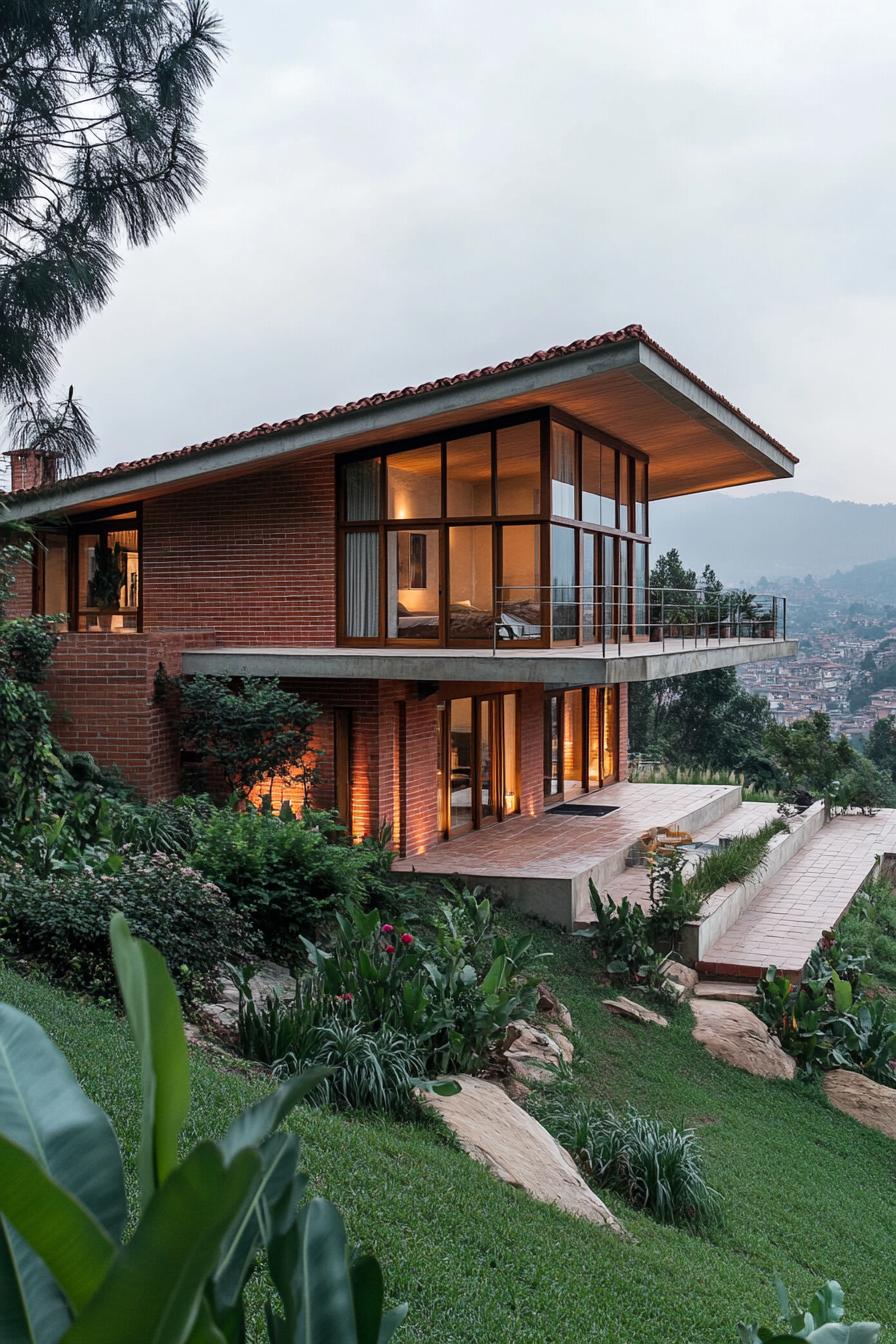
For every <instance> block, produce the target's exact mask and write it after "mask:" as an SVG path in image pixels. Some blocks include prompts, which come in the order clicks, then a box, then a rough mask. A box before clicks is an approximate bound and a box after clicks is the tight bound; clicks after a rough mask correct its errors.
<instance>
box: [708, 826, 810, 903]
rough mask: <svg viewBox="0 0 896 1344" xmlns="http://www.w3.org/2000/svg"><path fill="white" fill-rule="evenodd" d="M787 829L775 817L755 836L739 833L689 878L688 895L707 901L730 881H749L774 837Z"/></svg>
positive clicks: (762, 861)
mask: <svg viewBox="0 0 896 1344" xmlns="http://www.w3.org/2000/svg"><path fill="white" fill-rule="evenodd" d="M787 829H788V827H787V822H786V821H784V820H783V818H781V817H775V818H774V820H773V821H769V822H766V824H765V825H764V826H761V827H760V828H759V830H758V831H755V832H754V833H753V834H752V835H738V836H735V837H734V839H733V840H732V841H731V843H730V844H729V845H726V846H725V848H724V849H717V850H714V851H713V853H712V854H707V855H705V857H704V858H702V859H700V860H699V861H698V863H697V866H696V868H695V869H694V871H693V873H692V874H691V876H690V877H689V878H687V879H686V881H685V887H686V889H687V892H688V894H689V895H691V896H697V897H702V898H703V899H704V900H705V899H706V898H707V897H708V896H711V895H712V894H713V892H714V891H718V890H719V888H720V887H727V886H728V884H729V882H744V881H746V879H747V878H748V877H749V876H750V874H751V873H754V872H755V871H756V870H757V868H759V867H761V865H762V864H763V863H764V862H765V857H766V855H767V853H768V847H769V845H770V844H771V842H772V840H773V839H774V837H775V836H776V835H780V834H781V833H782V832H783V831H786V830H787Z"/></svg>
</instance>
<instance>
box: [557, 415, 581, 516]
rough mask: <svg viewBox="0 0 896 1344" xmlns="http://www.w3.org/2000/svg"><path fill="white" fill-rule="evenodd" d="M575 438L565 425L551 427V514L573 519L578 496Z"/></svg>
mask: <svg viewBox="0 0 896 1344" xmlns="http://www.w3.org/2000/svg"><path fill="white" fill-rule="evenodd" d="M578 475H579V474H578V470H577V464H576V436H575V434H574V432H573V431H572V430H571V429H567V428H566V426H565V425H558V424H556V423H554V424H552V425H551V512H552V513H554V514H557V515H559V517H561V518H575V516H576V496H577V494H578V484H579V480H578Z"/></svg>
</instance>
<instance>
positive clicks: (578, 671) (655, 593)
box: [183, 585, 797, 686]
mask: <svg viewBox="0 0 896 1344" xmlns="http://www.w3.org/2000/svg"><path fill="white" fill-rule="evenodd" d="M631 593H632V590H631V589H630V588H629V587H627V586H626V587H624V588H619V587H618V586H617V587H614V588H613V589H612V597H611V590H610V589H609V588H604V589H601V590H596V589H595V588H594V587H593V586H591V587H589V588H588V589H583V588H582V587H581V586H579V585H563V586H557V585H554V586H553V587H552V588H550V589H533V588H532V587H531V586H530V587H528V588H527V589H526V590H525V592H524V593H520V592H517V591H516V590H515V589H512V588H509V587H508V586H504V587H502V588H500V589H498V590H497V592H496V595H495V596H496V601H495V611H494V613H493V614H489V616H488V623H487V625H484V626H483V632H484V633H487V640H486V639H483V640H482V642H481V644H480V645H479V646H478V647H473V648H445V647H442V648H433V647H414V646H408V645H404V646H402V647H395V646H392V647H388V646H387V647H366V648H363V647H353V648H282V647H277V648H270V647H264V648H262V647H247V646H241V647H229V648H205V649H193V650H191V649H187V650H186V651H185V652H184V655H183V671H184V672H185V673H187V674H193V675H198V674H215V675H219V676H277V677H308V678H326V679H330V678H355V677H363V678H369V679H371V680H380V679H382V680H395V679H401V680H417V681H421V682H434V681H445V682H448V681H452V682H514V683H520V682H539V683H544V684H549V685H552V686H581V685H614V684H617V683H622V682H632V681H653V680H655V679H656V678H657V677H674V676H681V675H684V674H687V673H691V672H703V671H711V670H713V669H715V668H720V667H732V666H735V665H737V664H741V663H750V662H757V661H760V660H767V659H770V658H784V657H788V656H790V655H792V654H794V653H796V649H797V645H796V643H795V642H794V641H793V640H789V639H788V638H787V632H786V625H787V603H786V599H785V598H783V597H777V596H774V595H756V594H744V593H739V592H736V591H733V590H732V591H728V590H726V591H724V592H720V593H716V592H713V593H711V594H707V593H705V592H701V591H700V590H698V591H697V592H696V593H695V592H694V591H692V590H678V589H670V588H665V589H651V588H646V589H644V590H643V592H642V593H641V592H637V593H636V594H635V596H634V597H632V598H631V600H630V601H629V600H627V599H626V600H623V595H625V594H629V596H630V597H631ZM620 603H622V607H621V610H622V620H621V621H620V619H619V612H620Z"/></svg>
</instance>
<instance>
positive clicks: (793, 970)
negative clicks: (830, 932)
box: [700, 808, 896, 978]
mask: <svg viewBox="0 0 896 1344" xmlns="http://www.w3.org/2000/svg"><path fill="white" fill-rule="evenodd" d="M894 852H896V809H889V808H887V809H883V810H881V811H880V812H878V813H877V815H876V816H874V817H860V816H848V817H836V818H835V819H834V820H833V821H831V822H830V823H829V824H828V825H827V826H825V827H823V829H822V830H821V831H819V832H818V834H817V835H816V836H814V837H813V839H812V840H810V841H809V843H808V844H807V845H806V846H805V847H804V848H803V849H801V850H800V852H799V853H798V854H796V855H795V856H794V857H793V858H792V859H791V860H790V862H789V863H786V864H785V865H784V867H783V868H782V869H781V870H780V872H779V873H777V875H776V876H775V877H774V878H773V879H772V880H771V882H769V884H768V886H767V887H764V888H763V890H762V891H761V892H760V894H759V896H758V897H757V899H756V900H755V901H754V902H753V904H752V905H751V906H750V908H749V909H748V910H745V911H744V913H743V914H742V915H741V917H740V919H739V920H738V921H737V922H736V923H735V924H732V926H731V928H730V929H728V931H727V932H726V933H724V934H723V935H722V937H721V938H719V939H718V941H717V942H715V943H714V944H713V945H712V947H710V948H709V949H708V951H707V953H706V955H705V957H704V958H703V959H702V961H701V962H700V970H701V971H703V972H705V973H708V974H710V975H726V976H727V975H730V976H734V977H738V978H746V977H748V976H749V977H752V976H755V977H757V978H758V976H760V975H761V974H762V972H763V971H764V970H765V968H766V967H767V966H777V967H778V969H779V970H781V971H785V972H786V973H788V974H791V975H798V974H800V973H801V972H802V969H803V967H804V966H805V964H806V961H807V960H808V958H809V954H810V953H811V951H812V949H813V947H814V946H815V944H816V943H817V942H818V940H819V938H820V937H821V935H822V933H823V932H824V930H825V929H830V928H833V926H834V925H835V924H836V923H837V921H838V920H839V919H840V918H841V916H842V915H843V914H844V912H845V911H846V910H847V908H848V906H849V904H850V902H851V901H852V898H853V897H854V896H855V894H856V892H857V891H858V890H859V888H860V886H861V885H862V882H863V881H864V880H865V878H866V877H867V876H868V874H869V873H870V871H871V869H872V868H873V866H874V860H875V856H876V855H877V854H886V853H894Z"/></svg>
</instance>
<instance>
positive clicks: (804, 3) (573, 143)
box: [62, 0, 896, 502]
mask: <svg viewBox="0 0 896 1344" xmlns="http://www.w3.org/2000/svg"><path fill="white" fill-rule="evenodd" d="M218 8H219V10H220V12H221V14H222V17H223V20H224V23H225V28H226V37H227V41H228V44H229V46H230V54H229V57H228V59H227V61H226V64H225V65H224V66H223V68H222V70H221V73H220V75H219V77H218V80H217V82H216V84H215V87H214V89H213V91H212V92H211V93H210V95H209V96H208V98H207V101H206V104H205V108H204V113H203V118H202V136H203V139H204V142H205V144H206V146H207V148H208V157H209V162H208V186H207V189H206V192H205V194H204V196H203V198H202V200H201V201H200V202H199V203H198V204H197V205H195V206H194V208H193V209H192V210H191V212H190V213H189V215H187V216H185V217H184V218H183V219H181V221H180V222H179V223H178V225H177V227H176V229H175V230H174V232H173V233H171V234H169V235H167V236H165V237H164V238H163V239H162V240H161V241H160V242H158V243H157V244H156V245H154V246H153V247H152V248H150V249H148V250H144V251H134V252H131V253H129V254H128V256H127V258H126V260H125V262H124V264H123V266H122V269H121V273H120V277H119V281H118V285H117V292H116V296H115V298H114V300H113V301H112V302H111V303H110V304H109V306H108V307H107V308H106V309H105V310H104V311H103V312H102V313H101V314H100V315H99V316H97V317H94V318H92V319H91V320H90V321H89V322H88V323H87V325H86V326H85V327H84V328H83V329H82V330H81V331H80V332H79V333H78V334H77V336H76V337H75V338H74V339H73V340H72V341H71V342H70V344H69V345H68V347H67V348H66V350H65V352H64V360H63V369H62V378H63V380H64V382H65V384H66V385H67V384H68V382H69V381H74V383H75V386H76V389H77V391H78V393H79V394H80V396H81V397H82V398H83V399H84V401H85V402H86V404H87V406H88V408H89V410H90V413H91V415H92V418H93V421H94V425H95V427H96V429H97V431H98V432H99V435H100V439H101V448H100V454H99V461H100V462H102V463H106V462H115V461H120V460H127V459H130V458H134V457H139V456H143V455H146V454H148V453H153V452H158V451H162V450H165V449H171V448H176V447H179V446H181V445H183V444H186V443H191V442H195V441H197V440H201V439H206V438H210V437H213V436H215V435H217V434H221V433H227V432H230V431H233V430H238V429H243V428H247V427H249V426H250V425H253V424H255V423H258V422H259V421H264V420H267V421H272V420H278V419H282V418H285V417H288V416H292V415H297V414H301V413H302V412H303V411H307V410H316V409H319V408H321V407H324V406H329V405H332V404H334V403H337V402H343V401H347V400H350V399H351V398H354V397H357V396H362V395H364V394H366V393H370V392H374V391H386V390H388V389H390V388H392V387H401V386H405V385H407V384H410V383H417V382H420V381H422V380H425V379H427V378H430V377H436V376H439V375H441V374H451V373H457V372H460V371H462V370H467V369H471V368H475V367H477V366H481V365H483V364H487V363H493V362H495V361H497V360H501V359H505V358H512V357H514V356H517V355H523V354H528V353H529V352H531V351H532V350H537V349H543V348H545V347H546V346H549V345H552V344H556V343H560V342H567V341H570V340H574V339H576V338H578V337H582V336H589V335H593V334H595V333H597V332H601V331H605V330H608V329H610V328H616V327H619V326H623V325H625V324H626V323H628V322H641V323H642V324H643V325H644V326H645V327H646V328H647V330H648V331H649V332H650V333H651V334H652V335H653V336H654V337H655V338H656V339H657V340H659V341H660V342H661V343H662V344H664V345H665V346H667V348H669V349H670V350H671V351H672V352H673V353H674V354H675V355H676V356H677V357H678V358H680V359H681V360H683V361H684V363H686V364H687V365H688V366H689V367H690V368H692V369H693V370H695V371H696V372H697V373H698V374H700V375H701V376H702V377H703V378H705V379H706V380H707V381H708V382H710V383H711V384H712V385H713V386H714V387H716V388H718V390H719V391H721V392H723V393H724V394H725V395H726V396H728V397H729V398H730V399H731V400H733V401H734V402H735V403H736V404H737V405H739V406H741V407H742V408H743V409H744V410H745V411H746V412H747V413H748V414H749V415H750V416H751V417H752V418H754V419H756V420H758V421H759V423H760V424H762V425H763V426H764V427H765V428H766V429H768V430H769V431H770V432H771V433H772V434H774V435H775V436H776V437H777V438H779V439H780V440H781V441H782V442H783V443H784V444H786V445H787V446H788V447H789V448H791V449H792V450H793V451H794V452H796V453H797V454H799V455H800V457H801V458H802V459H803V461H802V465H801V466H800V468H798V474H797V480H796V483H795V488H798V489H801V490H806V491H809V492H812V493H817V494H824V495H828V496H830V497H833V498H850V499H856V500H866V501H875V502H877V501H882V500H889V501H892V500H896V452H894V451H893V447H894V443H893V438H894V435H893V426H892V413H891V403H892V396H891V392H892V384H893V371H892V362H893V350H894V347H896V296H894V265H893V262H894V248H896V220H894V200H896V175H894V163H896V156H894V139H896V115H894V113H896V78H894V45H896V43H894V38H896V5H894V4H893V3H892V0H850V3H849V4H843V3H842V0H811V2H810V0H783V2H782V0H748V2H747V3H735V0H563V3H559V4H554V5H546V4H544V3H543V0H444V2H443V0H415V2H413V3H402V2H401V0H393V2H392V3H391V4H383V3H382V0H379V2H378V3H373V2H372V0H371V3H359V2H357V0H341V2H340V3H338V4H326V5H325V4H312V3H308V0H305V2H304V3H296V0H219V3H218Z"/></svg>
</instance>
